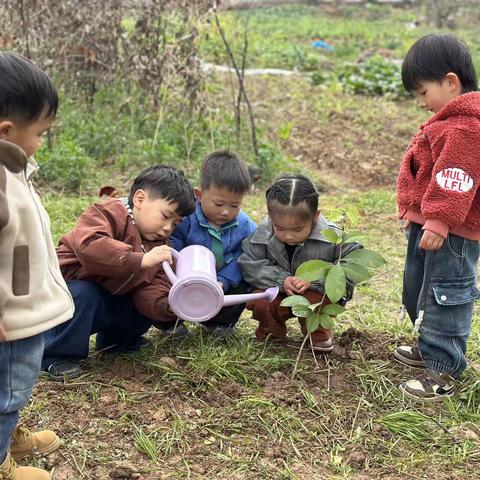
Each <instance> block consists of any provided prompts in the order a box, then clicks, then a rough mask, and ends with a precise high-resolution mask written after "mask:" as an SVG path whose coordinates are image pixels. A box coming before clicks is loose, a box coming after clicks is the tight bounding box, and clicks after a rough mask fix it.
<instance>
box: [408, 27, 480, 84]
mask: <svg viewBox="0 0 480 480" xmlns="http://www.w3.org/2000/svg"><path fill="white" fill-rule="evenodd" d="M449 72H452V73H455V74H457V75H458V78H459V79H460V82H461V84H462V93H467V92H472V91H476V90H478V80H477V73H476V71H475V66H474V65H473V61H472V56H471V54H470V51H469V49H468V47H467V46H466V45H465V43H463V42H462V41H461V40H459V39H458V38H455V37H453V36H451V35H445V34H438V33H432V34H430V35H425V36H424V37H422V38H420V39H419V40H417V41H416V42H415V43H414V44H413V45H412V46H411V47H410V49H409V50H408V52H407V55H406V56H405V59H404V60H403V63H402V82H403V86H404V87H405V88H406V89H407V90H408V91H409V92H412V91H413V90H415V89H417V88H418V87H419V86H420V85H419V84H420V82H422V81H437V82H440V81H441V80H443V78H444V77H445V75H447V73H449Z"/></svg>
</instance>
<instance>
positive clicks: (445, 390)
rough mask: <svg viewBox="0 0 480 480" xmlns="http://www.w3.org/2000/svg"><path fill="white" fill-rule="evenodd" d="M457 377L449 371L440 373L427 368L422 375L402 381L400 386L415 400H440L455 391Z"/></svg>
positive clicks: (404, 392) (406, 394) (405, 393)
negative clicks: (452, 375)
mask: <svg viewBox="0 0 480 480" xmlns="http://www.w3.org/2000/svg"><path fill="white" fill-rule="evenodd" d="M454 387H455V379H454V378H453V377H451V376H450V375H449V374H448V373H439V372H435V371H434V370H430V369H429V368H427V369H426V370H425V371H424V372H423V373H422V374H421V375H420V376H418V377H417V378H414V379H412V380H408V382H405V383H402V384H401V385H400V386H399V388H400V390H401V391H402V392H403V394H404V395H405V396H407V397H409V398H411V399H413V400H420V401H423V402H439V401H442V400H444V399H445V398H449V397H451V396H452V395H453V393H454Z"/></svg>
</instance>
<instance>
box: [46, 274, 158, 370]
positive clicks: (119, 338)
mask: <svg viewBox="0 0 480 480" xmlns="http://www.w3.org/2000/svg"><path fill="white" fill-rule="evenodd" d="M67 286H68V289H69V290H70V293H71V294H72V297H73V301H74V303H75V313H74V315H73V317H72V319H71V320H69V321H68V322H65V323H62V324H61V325H58V326H57V327H54V328H52V329H51V330H48V331H47V332H45V353H44V356H43V362H42V368H43V369H47V368H48V367H49V365H51V364H52V363H54V362H57V361H59V360H63V359H67V358H70V359H73V360H80V359H83V358H87V356H88V350H89V345H90V336H91V335H93V334H94V333H96V334H97V339H96V348H97V349H98V350H103V349H105V348H107V347H110V346H115V345H117V346H119V345H125V344H128V343H131V342H132V341H133V340H135V339H137V338H138V337H140V336H141V335H143V334H144V333H145V332H146V331H147V330H148V329H149V328H150V326H151V325H152V322H151V321H150V320H149V319H148V318H147V317H144V316H143V315H141V314H140V313H138V312H137V310H136V309H135V306H134V304H133V300H132V299H131V297H130V296H129V295H112V294H111V293H109V292H107V290H105V289H104V288H103V287H101V286H100V285H98V284H97V283H94V282H89V281H87V280H70V281H68V282H67Z"/></svg>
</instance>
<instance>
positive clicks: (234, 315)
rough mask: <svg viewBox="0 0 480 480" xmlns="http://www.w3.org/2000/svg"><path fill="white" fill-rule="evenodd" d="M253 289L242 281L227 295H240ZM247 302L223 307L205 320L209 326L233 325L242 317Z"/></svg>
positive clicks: (204, 323) (226, 293) (205, 323)
mask: <svg viewBox="0 0 480 480" xmlns="http://www.w3.org/2000/svg"><path fill="white" fill-rule="evenodd" d="M250 290H251V288H250V286H249V285H247V284H246V283H244V282H242V283H241V284H240V285H239V286H238V287H235V288H231V289H230V290H228V291H227V292H225V295H239V294H242V293H248V292H249V291H250ZM245 305H246V304H245V303H240V304H238V305H230V306H229V307H224V308H222V309H221V310H220V311H219V312H218V313H217V314H216V315H215V316H214V317H213V318H211V319H210V320H207V321H206V322H203V324H202V325H205V326H206V327H208V328H215V327H217V326H220V327H233V326H234V325H235V324H236V323H237V322H238V319H239V318H240V315H241V314H242V312H243V310H244V309H245Z"/></svg>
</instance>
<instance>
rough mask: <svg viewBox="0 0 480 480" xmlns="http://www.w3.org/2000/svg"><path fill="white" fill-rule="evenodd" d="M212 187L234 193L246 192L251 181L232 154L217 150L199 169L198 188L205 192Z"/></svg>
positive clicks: (243, 165) (238, 160)
mask: <svg viewBox="0 0 480 480" xmlns="http://www.w3.org/2000/svg"><path fill="white" fill-rule="evenodd" d="M212 185H213V186H214V187H217V188H224V189H226V190H228V191H230V192H234V193H240V194H242V193H246V192H248V191H249V190H250V186H251V180H250V174H249V173H248V169H247V166H246V165H245V163H244V162H243V160H242V159H241V158H240V157H238V155H236V154H235V153H233V152H229V151H227V150H218V151H216V152H212V153H210V154H209V155H207V156H206V157H205V159H204V160H203V162H202V166H201V168H200V187H201V189H202V190H207V189H208V188H209V187H211V186H212Z"/></svg>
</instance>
